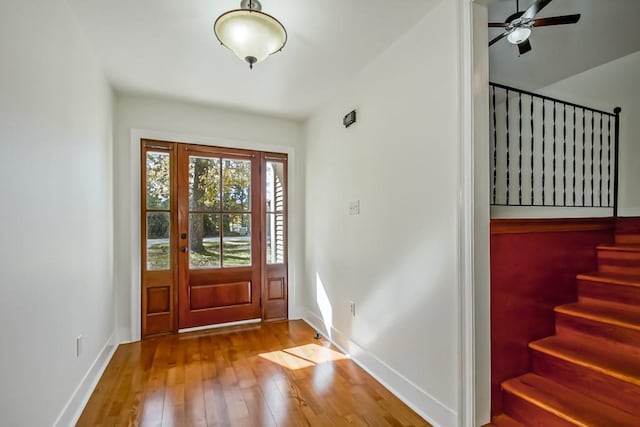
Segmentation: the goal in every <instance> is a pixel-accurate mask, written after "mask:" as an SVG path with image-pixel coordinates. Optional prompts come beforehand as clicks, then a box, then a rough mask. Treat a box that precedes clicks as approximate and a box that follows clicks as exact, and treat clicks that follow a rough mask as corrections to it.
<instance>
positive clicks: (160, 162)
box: [146, 151, 171, 209]
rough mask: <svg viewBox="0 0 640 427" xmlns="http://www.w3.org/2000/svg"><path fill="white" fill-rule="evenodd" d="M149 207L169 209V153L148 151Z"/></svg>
mask: <svg viewBox="0 0 640 427" xmlns="http://www.w3.org/2000/svg"><path fill="white" fill-rule="evenodd" d="M146 166H147V167H146V169H147V179H146V182H147V209H169V205H170V204H171V201H170V199H169V195H170V186H169V177H170V171H171V170H170V168H169V153H156V152H151V151H150V152H147V165H146Z"/></svg>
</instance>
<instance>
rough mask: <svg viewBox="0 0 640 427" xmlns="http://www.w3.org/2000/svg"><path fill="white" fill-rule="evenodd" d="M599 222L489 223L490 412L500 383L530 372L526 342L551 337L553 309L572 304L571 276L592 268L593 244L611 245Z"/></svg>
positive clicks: (608, 223)
mask: <svg viewBox="0 0 640 427" xmlns="http://www.w3.org/2000/svg"><path fill="white" fill-rule="evenodd" d="M613 227H614V222H613V220H612V219H610V218H602V219H587V220H585V219H578V220H572V219H562V220H557V219H552V220H492V221H491V383H492V389H491V413H492V415H498V414H500V413H501V412H502V394H501V392H500V383H501V382H502V381H505V380H507V379H509V378H513V377H516V376H519V375H522V374H524V373H526V372H528V371H530V370H531V360H530V353H529V349H528V344H529V342H531V341H534V340H536V339H540V338H543V337H546V336H549V335H553V334H554V333H555V326H554V321H555V319H554V314H553V308H554V307H555V306H557V305H561V304H566V303H569V302H572V301H576V300H577V284H576V279H575V276H576V274H579V273H587V272H592V271H595V270H596V250H595V247H596V246H597V245H598V244H603V243H612V242H613Z"/></svg>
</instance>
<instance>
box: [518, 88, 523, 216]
mask: <svg viewBox="0 0 640 427" xmlns="http://www.w3.org/2000/svg"><path fill="white" fill-rule="evenodd" d="M518 149H519V151H518V204H519V205H521V206H522V94H521V93H519V94H518Z"/></svg>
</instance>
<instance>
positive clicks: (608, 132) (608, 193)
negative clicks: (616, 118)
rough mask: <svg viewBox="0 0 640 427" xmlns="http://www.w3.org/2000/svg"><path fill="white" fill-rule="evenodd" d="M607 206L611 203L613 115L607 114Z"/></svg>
mask: <svg viewBox="0 0 640 427" xmlns="http://www.w3.org/2000/svg"><path fill="white" fill-rule="evenodd" d="M607 148H609V150H608V152H607V206H608V207H610V208H612V207H613V206H612V205H611V115H608V116H607Z"/></svg>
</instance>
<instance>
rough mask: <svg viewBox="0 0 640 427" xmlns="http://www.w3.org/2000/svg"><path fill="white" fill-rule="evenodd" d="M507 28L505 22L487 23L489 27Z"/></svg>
mask: <svg viewBox="0 0 640 427" xmlns="http://www.w3.org/2000/svg"><path fill="white" fill-rule="evenodd" d="M506 26H507V23H506V22H489V27H492V28H493V27H500V28H504V27H506Z"/></svg>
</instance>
